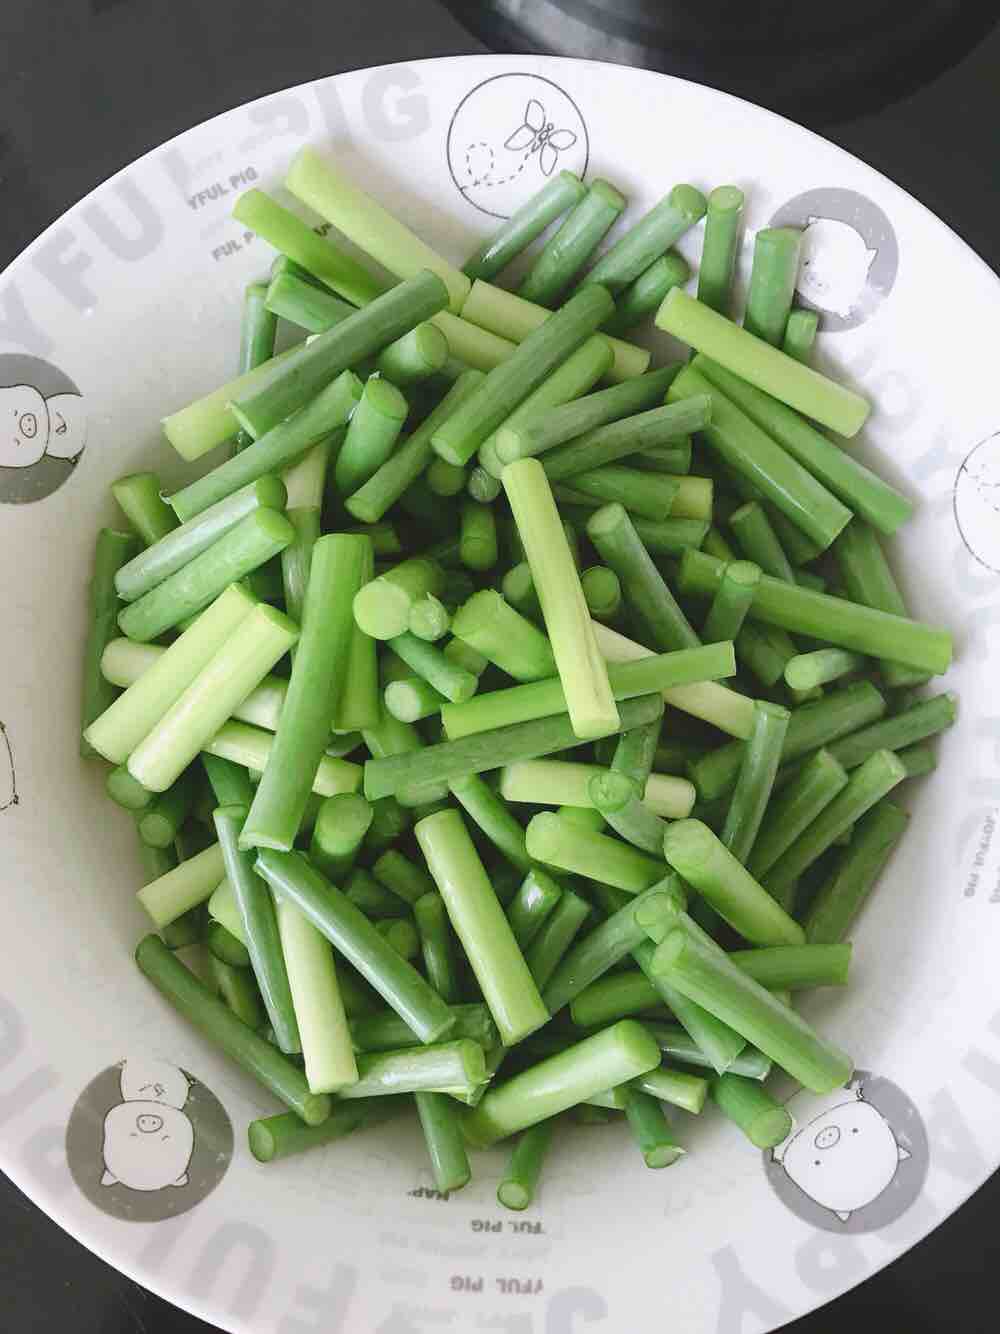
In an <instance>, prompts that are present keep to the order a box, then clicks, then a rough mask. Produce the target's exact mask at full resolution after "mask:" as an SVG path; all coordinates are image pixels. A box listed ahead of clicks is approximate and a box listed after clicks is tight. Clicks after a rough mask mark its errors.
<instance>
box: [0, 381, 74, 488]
mask: <svg viewBox="0 0 1000 1334" xmlns="http://www.w3.org/2000/svg"><path fill="white" fill-rule="evenodd" d="M86 443H87V422H86V416H85V413H84V409H83V399H82V398H81V397H80V395H79V394H53V395H52V397H51V398H44V397H43V396H42V395H41V394H40V393H39V392H38V390H37V389H35V388H33V387H32V386H31V385H29V384H14V385H8V386H6V387H0V467H3V468H30V467H32V466H33V465H34V464H36V463H38V462H40V460H41V459H42V458H43V457H44V456H46V455H47V456H48V457H49V458H55V459H64V460H66V461H67V462H69V463H75V462H76V461H77V459H78V458H79V457H80V455H81V454H82V453H83V449H84V446H85V445H86Z"/></svg>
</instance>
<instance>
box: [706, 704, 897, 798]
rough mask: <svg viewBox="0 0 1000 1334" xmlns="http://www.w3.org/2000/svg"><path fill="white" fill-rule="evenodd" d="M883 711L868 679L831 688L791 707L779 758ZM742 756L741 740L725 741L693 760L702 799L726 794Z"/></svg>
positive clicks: (806, 748) (813, 745)
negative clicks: (838, 688) (832, 689)
mask: <svg viewBox="0 0 1000 1334" xmlns="http://www.w3.org/2000/svg"><path fill="white" fill-rule="evenodd" d="M884 713H885V700H884V699H883V697H882V696H881V695H880V694H879V692H878V691H877V690H876V689H875V687H874V686H873V685H872V683H871V682H870V681H856V682H855V683H854V684H853V685H849V686H844V687H843V688H842V689H840V690H834V691H831V692H830V693H829V694H828V695H826V696H825V697H824V698H823V699H819V700H816V701H814V702H811V703H809V704H803V705H801V706H800V707H799V708H797V709H793V710H792V716H791V718H789V720H788V731H787V732H786V733H785V744H784V746H783V747H782V750H781V758H782V760H783V761H784V763H785V765H786V766H788V765H790V763H791V761H793V760H796V759H799V758H800V757H801V756H803V755H808V754H809V753H810V752H811V751H814V750H818V749H819V748H820V747H821V746H826V745H828V744H829V743H830V742H831V741H836V740H837V738H838V737H843V736H847V735H849V734H850V733H851V732H854V731H857V729H858V728H861V727H864V726H865V724H867V723H870V722H873V721H874V720H875V719H876V718H880V717H881V716H882V715H883V714H884ZM742 756H743V742H741V741H734V742H727V743H726V744H725V745H724V746H718V747H717V748H716V749H715V750H711V751H709V752H708V753H707V754H705V755H701V756H698V757H697V758H696V759H694V760H692V762H691V764H690V766H689V770H688V773H689V776H690V778H691V780H692V782H693V783H694V784H695V786H696V787H697V789H698V795H699V797H700V798H701V799H702V801H715V800H717V799H718V798H720V797H723V796H725V795H726V793H727V792H729V791H730V790H731V789H732V786H733V784H734V783H735V782H736V775H737V774H738V773H739V768H740V763H741V760H742ZM786 773H788V777H789V778H790V777H791V774H790V773H789V772H788V769H787V767H786V769H784V770H782V771H781V773H780V774H779V776H778V786H784V783H783V781H782V780H785V781H788V780H787V779H786V777H785V775H786Z"/></svg>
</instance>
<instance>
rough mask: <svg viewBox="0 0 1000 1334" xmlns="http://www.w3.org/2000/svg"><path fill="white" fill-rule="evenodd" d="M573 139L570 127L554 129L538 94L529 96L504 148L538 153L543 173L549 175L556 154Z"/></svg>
mask: <svg viewBox="0 0 1000 1334" xmlns="http://www.w3.org/2000/svg"><path fill="white" fill-rule="evenodd" d="M575 143H576V134H575V133H574V132H573V131H572V130H557V129H556V128H555V126H554V125H553V123H552V121H550V120H549V119H548V118H547V117H546V114H545V108H544V107H543V106H542V104H541V102H539V101H538V99H537V98H534V97H531V98H529V99H528V104H527V106H526V107H525V108H524V120H523V121H522V123H521V124H520V125H519V126H518V127H517V129H516V130H515V131H514V133H513V134H512V135H510V137H509V138H508V139H507V140H506V141H505V143H504V148H507V149H510V150H511V152H515V153H516V152H521V151H523V152H525V153H526V154H527V155H528V156H530V155H531V154H532V153H537V154H538V165H539V167H540V168H541V171H542V175H543V176H551V175H552V173H553V171H555V169H556V163H557V162H558V160H559V154H560V153H564V152H566V150H567V149H570V148H572V147H573V145H574V144H575Z"/></svg>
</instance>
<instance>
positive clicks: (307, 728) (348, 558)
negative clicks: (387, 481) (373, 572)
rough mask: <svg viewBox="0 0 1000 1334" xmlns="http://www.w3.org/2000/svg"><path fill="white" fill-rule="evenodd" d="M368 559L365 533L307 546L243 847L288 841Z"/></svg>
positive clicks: (324, 726)
mask: <svg viewBox="0 0 1000 1334" xmlns="http://www.w3.org/2000/svg"><path fill="white" fill-rule="evenodd" d="M370 560H371V546H370V543H369V541H368V539H367V538H366V537H354V536H352V535H350V534H348V533H331V534H328V535H327V536H325V537H321V538H320V539H319V541H318V542H317V543H316V545H315V547H314V549H313V558H312V565H311V567H310V572H309V583H308V586H307V588H306V598H305V606H304V609H303V616H302V634H301V637H300V639H299V643H298V647H297V649H296V653H295V658H294V660H293V662H292V675H291V679H290V680H289V683H288V693H287V694H286V696H285V702H284V705H283V706H282V710H281V717H280V718H279V720H278V730H277V732H276V733H275V737H274V743H273V745H272V746H271V749H270V752H269V754H268V758H267V765H266V767H265V769H264V775H263V777H262V778H261V781H260V784H259V786H258V788H257V792H256V794H255V796H254V799H253V804H252V805H251V807H250V813H249V815H248V816H247V821H246V824H245V825H244V828H243V832H242V834H241V836H240V842H241V844H242V846H244V847H271V848H281V849H284V850H286V851H287V850H288V849H289V848H291V847H292V844H293V843H294V841H295V838H296V835H297V834H298V831H299V826H300V825H301V823H302V816H303V814H304V812H305V808H306V803H307V802H308V799H309V793H310V792H311V791H312V784H313V779H314V778H315V776H316V769H317V767H318V766H319V762H320V760H321V759H322V756H323V751H324V749H325V746H326V742H327V738H328V736H329V729H330V720H331V718H332V717H333V715H334V710H335V708H336V704H337V700H338V696H339V693H340V690H341V689H342V687H343V681H344V673H345V667H346V663H347V658H348V652H349V649H350V646H351V638H352V632H353V629H354V621H353V617H352V612H351V604H352V600H353V598H354V595H355V593H356V592H357V591H358V589H359V588H360V586H361V583H362V579H363V574H364V571H365V570H366V568H367V566H368V562H369V561H370Z"/></svg>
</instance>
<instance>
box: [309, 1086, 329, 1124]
mask: <svg viewBox="0 0 1000 1334" xmlns="http://www.w3.org/2000/svg"><path fill="white" fill-rule="evenodd" d="M332 1106H333V1103H332V1102H331V1100H330V1095H329V1094H328V1093H310V1094H309V1095H308V1096H307V1097H306V1098H305V1099H304V1100H303V1103H302V1119H303V1121H305V1123H306V1125H307V1126H319V1125H322V1124H323V1122H324V1121H325V1120H326V1119H327V1117H328V1116H329V1115H330V1110H331V1108H332Z"/></svg>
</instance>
